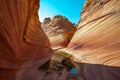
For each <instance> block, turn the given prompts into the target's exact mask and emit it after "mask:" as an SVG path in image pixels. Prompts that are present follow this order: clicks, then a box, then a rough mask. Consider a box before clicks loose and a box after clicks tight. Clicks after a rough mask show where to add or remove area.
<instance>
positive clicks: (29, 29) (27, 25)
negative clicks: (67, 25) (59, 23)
mask: <svg viewBox="0 0 120 80" xmlns="http://www.w3.org/2000/svg"><path fill="white" fill-rule="evenodd" d="M38 9H39V0H0V80H15V79H16V75H17V74H19V73H18V72H19V70H22V69H25V68H28V67H30V66H33V65H34V66H35V65H36V64H39V65H41V64H43V63H44V62H46V61H47V60H48V59H49V58H50V56H51V55H50V52H51V46H50V43H49V40H48V38H47V36H46V35H45V33H44V31H43V30H42V28H41V24H40V22H39V19H38ZM35 69H36V68H35ZM32 74H33V73H32ZM21 75H22V74H21ZM27 77H28V76H27ZM16 80H18V78H17V79H16ZM21 80H23V79H21ZM25 80H31V79H25Z"/></svg>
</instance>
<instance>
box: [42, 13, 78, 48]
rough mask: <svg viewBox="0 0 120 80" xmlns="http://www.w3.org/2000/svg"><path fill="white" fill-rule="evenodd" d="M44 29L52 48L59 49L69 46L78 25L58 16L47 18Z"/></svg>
mask: <svg viewBox="0 0 120 80" xmlns="http://www.w3.org/2000/svg"><path fill="white" fill-rule="evenodd" d="M42 28H43V30H44V31H45V33H46V35H47V36H48V38H49V40H50V43H51V46H52V48H53V49H59V48H63V47H66V46H67V45H68V43H69V42H70V40H71V38H72V36H73V34H74V32H75V30H76V25H75V24H72V23H71V22H70V21H69V20H68V19H67V18H65V17H63V16H61V15H56V16H54V17H53V18H52V19H50V18H45V19H44V21H43V23H42Z"/></svg>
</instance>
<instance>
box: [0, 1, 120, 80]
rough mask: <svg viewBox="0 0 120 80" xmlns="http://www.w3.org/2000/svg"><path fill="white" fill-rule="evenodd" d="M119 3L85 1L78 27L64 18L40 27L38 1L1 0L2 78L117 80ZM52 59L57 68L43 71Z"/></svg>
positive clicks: (119, 48) (119, 54)
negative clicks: (71, 68) (73, 68)
mask: <svg viewBox="0 0 120 80" xmlns="http://www.w3.org/2000/svg"><path fill="white" fill-rule="evenodd" d="M119 4H120V0H94V1H93V0H86V2H85V4H84V7H83V9H82V12H81V19H80V21H79V23H78V24H77V27H76V25H74V24H72V23H70V21H69V20H67V19H66V18H65V17H63V16H60V15H59V16H55V17H53V19H50V18H46V19H45V20H44V22H43V23H40V21H39V17H38V9H39V6H40V4H39V0H0V80H119V79H120V7H119ZM62 20H63V21H62ZM55 21H57V22H55ZM56 25H57V27H56ZM60 25H62V27H61V26H60ZM68 25H69V26H70V27H69V28H68ZM48 27H49V28H48ZM66 27H67V28H66ZM51 28H52V29H51ZM56 28H57V29H56ZM66 29H67V30H66ZM54 31H56V32H54ZM58 36H59V37H58ZM60 47H64V48H62V49H59V48H60ZM54 49H56V50H54ZM66 53H67V54H66ZM71 55H72V56H71ZM63 56H64V57H63ZM65 56H66V57H70V59H71V62H72V61H73V62H72V63H73V64H72V65H74V67H76V68H77V67H79V71H78V73H76V74H71V73H70V72H69V70H68V69H67V67H65V66H64V65H62V64H61V62H62V60H61V59H63V58H65ZM49 60H51V61H50V64H49V66H47V67H49V68H52V69H53V68H54V70H50V69H49V70H47V69H46V70H45V69H43V67H42V66H43V64H45V63H46V62H48V61H49ZM74 62H76V63H75V64H74ZM62 63H63V64H67V61H66V62H62ZM68 63H69V59H68ZM51 64H53V65H51ZM69 64H71V63H69ZM61 65H62V66H63V68H61ZM56 66H57V68H59V69H60V70H56ZM44 68H45V67H44Z"/></svg>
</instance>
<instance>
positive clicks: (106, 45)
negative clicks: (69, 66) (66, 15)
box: [65, 0, 120, 80]
mask: <svg viewBox="0 0 120 80" xmlns="http://www.w3.org/2000/svg"><path fill="white" fill-rule="evenodd" d="M119 5H120V0H87V1H86V4H85V6H84V8H83V11H82V13H81V20H80V22H79V24H78V29H77V31H76V33H75V35H74V36H73V38H72V40H71V42H70V43H69V45H68V48H67V49H65V50H66V52H68V53H71V54H72V55H73V57H74V60H75V61H77V62H81V66H80V67H81V68H80V69H81V70H80V71H81V73H82V74H81V75H82V77H83V79H85V80H119V79H120V7H119Z"/></svg>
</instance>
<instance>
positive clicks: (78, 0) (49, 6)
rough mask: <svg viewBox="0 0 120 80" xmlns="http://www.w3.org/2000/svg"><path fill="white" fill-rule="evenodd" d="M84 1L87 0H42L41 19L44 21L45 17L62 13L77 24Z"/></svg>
mask: <svg viewBox="0 0 120 80" xmlns="http://www.w3.org/2000/svg"><path fill="white" fill-rule="evenodd" d="M84 2H85V0H40V9H39V16H40V21H41V22H42V21H43V20H44V18H45V17H51V18H52V17H54V16H55V15H62V16H65V17H67V18H68V19H69V20H70V21H71V22H72V23H76V24H77V23H78V21H79V20H80V12H81V10H82V7H83V5H84Z"/></svg>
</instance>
